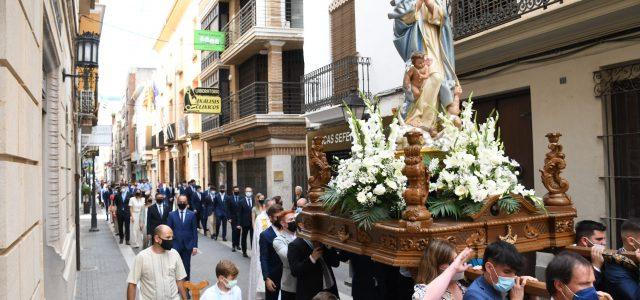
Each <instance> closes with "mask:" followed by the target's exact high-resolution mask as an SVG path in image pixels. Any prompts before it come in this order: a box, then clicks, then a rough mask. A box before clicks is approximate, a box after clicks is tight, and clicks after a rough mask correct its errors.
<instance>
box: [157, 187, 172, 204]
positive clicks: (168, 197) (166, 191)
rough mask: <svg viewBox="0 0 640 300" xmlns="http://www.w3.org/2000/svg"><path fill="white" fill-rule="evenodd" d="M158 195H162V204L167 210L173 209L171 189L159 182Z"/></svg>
mask: <svg viewBox="0 0 640 300" xmlns="http://www.w3.org/2000/svg"><path fill="white" fill-rule="evenodd" d="M158 193H160V194H163V195H164V204H165V205H166V206H168V207H169V209H171V208H173V196H174V195H173V194H174V192H173V189H172V188H171V187H170V186H166V185H165V184H164V183H162V182H160V184H158Z"/></svg>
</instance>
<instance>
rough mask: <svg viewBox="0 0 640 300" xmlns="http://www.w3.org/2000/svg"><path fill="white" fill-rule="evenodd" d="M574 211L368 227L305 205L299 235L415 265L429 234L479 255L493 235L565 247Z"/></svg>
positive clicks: (531, 245) (523, 245)
mask: <svg viewBox="0 0 640 300" xmlns="http://www.w3.org/2000/svg"><path fill="white" fill-rule="evenodd" d="M526 214H529V215H526ZM575 217H576V213H575V211H574V212H558V213H551V212H550V213H549V214H548V215H545V214H538V215H531V214H530V213H527V212H521V213H519V214H516V215H511V216H502V215H499V216H496V217H494V218H491V219H487V218H481V220H478V221H454V220H435V221H432V223H431V224H429V225H428V226H424V225H425V224H416V223H420V222H411V221H405V220H394V221H386V222H380V223H376V225H375V226H374V228H372V229H371V230H370V231H363V230H360V229H358V227H357V226H356V224H355V223H354V222H353V221H352V220H350V219H346V218H341V217H336V216H332V215H329V214H327V213H325V212H319V211H314V212H312V211H309V210H308V209H307V208H305V211H304V212H303V218H304V229H303V230H302V232H301V233H300V236H302V237H304V238H307V239H310V240H313V241H319V242H322V243H324V244H327V245H330V246H332V247H335V248H338V249H342V250H346V251H349V252H353V253H357V254H364V255H367V256H370V257H371V258H372V259H373V260H375V261H378V262H381V263H384V264H388V265H392V266H399V267H417V266H418V263H419V261H420V259H421V256H422V252H423V251H424V249H425V248H426V247H427V245H428V244H429V241H431V240H432V239H444V240H448V241H450V242H452V243H454V244H455V245H456V248H457V250H458V251H460V250H462V249H464V248H465V247H470V248H472V249H474V250H475V251H476V255H478V256H479V257H481V256H482V255H483V253H484V249H485V248H486V246H487V245H488V244H490V243H492V242H495V241H498V240H503V241H507V242H513V243H514V244H515V246H516V248H517V249H518V251H520V252H530V251H538V250H543V249H546V248H550V247H565V246H568V245H571V244H573V243H574V230H573V228H574V218H575Z"/></svg>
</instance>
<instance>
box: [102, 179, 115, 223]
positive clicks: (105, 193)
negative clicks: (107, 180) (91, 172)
mask: <svg viewBox="0 0 640 300" xmlns="http://www.w3.org/2000/svg"><path fill="white" fill-rule="evenodd" d="M100 194H101V200H102V203H103V205H104V211H105V213H106V215H107V221H109V205H111V201H109V198H110V197H111V194H113V192H112V188H111V187H110V186H109V185H106V184H105V185H104V188H102V190H101V191H100Z"/></svg>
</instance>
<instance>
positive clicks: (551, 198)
mask: <svg viewBox="0 0 640 300" xmlns="http://www.w3.org/2000/svg"><path fill="white" fill-rule="evenodd" d="M542 200H544V205H546V206H571V198H569V196H568V195H567V194H565V193H554V194H551V193H547V194H546V195H544V197H543V198H542Z"/></svg>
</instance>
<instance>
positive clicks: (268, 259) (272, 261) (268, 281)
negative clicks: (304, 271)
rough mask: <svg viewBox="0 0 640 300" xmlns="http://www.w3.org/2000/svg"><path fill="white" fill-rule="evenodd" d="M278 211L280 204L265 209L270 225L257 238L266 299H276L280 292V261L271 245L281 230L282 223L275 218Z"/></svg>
mask: <svg viewBox="0 0 640 300" xmlns="http://www.w3.org/2000/svg"><path fill="white" fill-rule="evenodd" d="M280 212H282V206H280V205H279V204H274V205H271V206H270V207H269V208H268V209H267V216H268V217H269V220H270V221H271V226H269V228H267V229H266V230H265V231H263V232H261V233H260V237H259V239H258V243H259V247H260V268H261V269H262V279H263V280H264V285H265V299H266V300H278V295H279V294H280V282H281V279H282V261H281V260H280V257H278V253H276V250H275V248H274V247H273V240H274V239H275V238H276V237H277V236H279V235H280V232H281V231H282V225H281V224H280V223H279V222H278V220H277V215H278V214H279V213H280Z"/></svg>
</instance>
